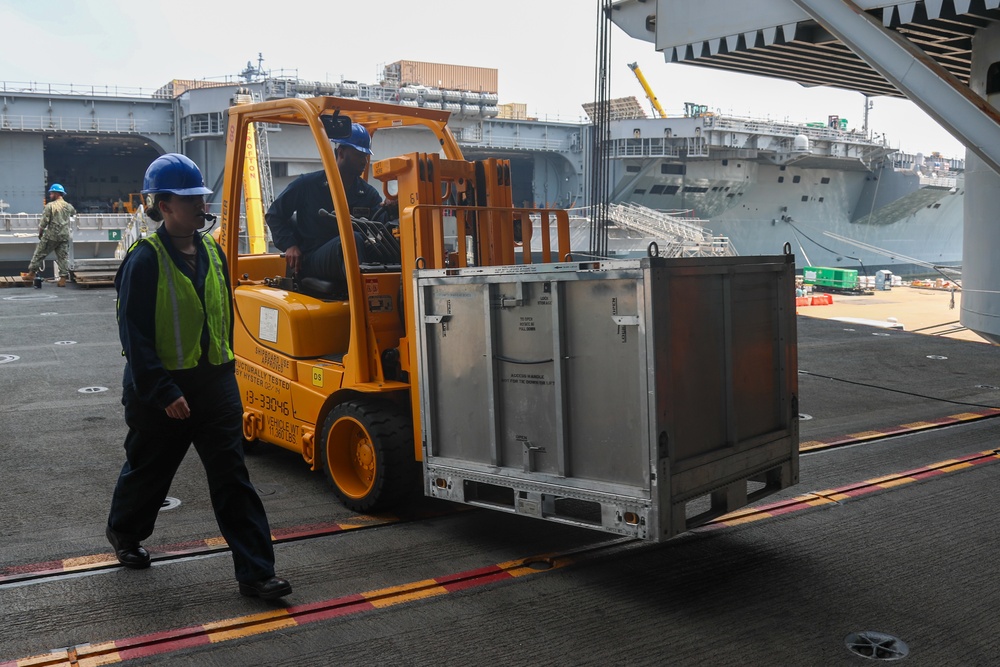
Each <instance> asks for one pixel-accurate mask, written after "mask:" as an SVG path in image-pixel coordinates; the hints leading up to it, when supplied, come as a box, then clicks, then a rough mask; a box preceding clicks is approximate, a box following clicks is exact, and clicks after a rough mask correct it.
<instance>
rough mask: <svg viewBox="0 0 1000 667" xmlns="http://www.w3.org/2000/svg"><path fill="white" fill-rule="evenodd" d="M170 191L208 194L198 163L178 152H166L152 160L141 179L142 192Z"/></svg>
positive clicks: (145, 193)
mask: <svg viewBox="0 0 1000 667" xmlns="http://www.w3.org/2000/svg"><path fill="white" fill-rule="evenodd" d="M160 192H170V193H173V194H175V195H181V196H184V195H210V194H212V191H211V190H209V189H208V188H206V187H205V179H204V178H202V175H201V170H200V169H198V165H196V164H195V163H194V162H192V161H191V159H190V158H188V157H187V156H185V155H181V154H180V153H167V154H166V155H161V156H160V157H158V158H156V159H155V160H153V162H152V163H151V164H150V165H149V167H147V168H146V176H145V178H143V179H142V194H144V195H153V194H157V193H160Z"/></svg>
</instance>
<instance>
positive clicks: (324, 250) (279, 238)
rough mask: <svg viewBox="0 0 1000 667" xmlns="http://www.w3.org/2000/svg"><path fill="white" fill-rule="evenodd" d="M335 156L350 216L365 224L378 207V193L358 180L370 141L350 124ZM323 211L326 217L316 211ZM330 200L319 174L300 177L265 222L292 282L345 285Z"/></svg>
mask: <svg viewBox="0 0 1000 667" xmlns="http://www.w3.org/2000/svg"><path fill="white" fill-rule="evenodd" d="M337 144H338V145H337V148H336V150H335V155H336V156H337V168H338V169H339V171H340V178H341V180H342V181H343V183H344V190H345V194H346V196H347V204H348V206H349V207H350V209H351V214H352V215H357V216H359V217H366V218H371V217H372V213H373V212H374V211H376V209H377V208H378V207H379V205H380V204H381V202H382V196H381V195H380V194H379V192H378V190H376V189H375V188H374V187H372V186H371V185H370V184H369V183H368V182H367V181H365V179H364V178H363V176H364V174H365V172H366V171H367V169H368V160H369V159H370V157H371V154H372V150H371V137H370V136H369V135H368V131H367V130H366V129H365V128H364V126H363V125H360V124H358V123H354V124H353V125H352V127H351V136H350V137H349V138H347V139H341V140H338V141H337ZM321 209H322V210H323V211H327V212H328V214H327V215H323V214H321V213H320V210H321ZM332 213H333V197H332V196H331V195H330V186H329V183H328V182H327V178H326V174H325V172H324V171H323V170H322V169H320V170H319V171H314V172H311V173H308V174H303V175H302V176H299V177H298V178H297V179H295V180H294V181H292V183H291V184H290V185H289V186H288V187H286V188H285V189H284V190H283V191H282V192H281V194H279V195H278V196H277V197H276V198H275V200H274V202H273V203H272V204H271V207H270V208H269V209H268V211H267V215H266V217H265V219H266V220H267V226H268V228H270V230H271V237H272V239H273V240H274V245H275V246H276V247H277V248H278V249H279V250H282V251H284V253H285V261H286V263H287V266H288V271H289V272H290V273H292V274H295V275H296V276H298V277H310V278H319V279H321V280H327V281H332V282H333V283H334V284H335V285H337V287H339V288H343V287H344V286H345V285H346V281H347V277H346V274H345V269H344V256H343V251H342V249H341V241H340V230H339V229H338V227H337V221H336V219H335V218H334V217H333V216H332ZM354 238H355V244H356V246H357V249H358V261H359V262H364V261H365V258H364V254H363V253H364V244H363V237H362V235H361V234H359V233H358V232H355V233H354Z"/></svg>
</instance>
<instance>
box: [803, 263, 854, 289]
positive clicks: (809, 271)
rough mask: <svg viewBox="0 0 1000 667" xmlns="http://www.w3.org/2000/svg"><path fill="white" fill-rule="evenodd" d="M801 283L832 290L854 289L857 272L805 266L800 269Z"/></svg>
mask: <svg viewBox="0 0 1000 667" xmlns="http://www.w3.org/2000/svg"><path fill="white" fill-rule="evenodd" d="M802 282H803V283H804V284H806V285H818V286H820V287H830V288H833V289H856V288H857V286H858V272H857V270H855V269H830V268H827V267H823V266H806V267H803V269H802Z"/></svg>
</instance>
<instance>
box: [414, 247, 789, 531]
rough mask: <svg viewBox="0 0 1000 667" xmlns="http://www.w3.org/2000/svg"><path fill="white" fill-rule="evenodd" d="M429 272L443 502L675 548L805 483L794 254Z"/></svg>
mask: <svg viewBox="0 0 1000 667" xmlns="http://www.w3.org/2000/svg"><path fill="white" fill-rule="evenodd" d="M415 280H416V282H417V302H418V303H417V321H418V323H421V324H420V326H418V342H419V347H420V372H419V388H420V396H421V424H422V428H423V434H424V435H423V437H424V441H423V448H424V470H425V484H426V492H427V493H428V495H432V496H435V497H439V498H445V499H448V500H452V501H456V502H463V503H467V504H472V505H480V506H486V507H492V508H494V509H499V510H504V511H509V512H514V513H518V514H524V515H526V516H532V517H537V518H543V519H549V520H553V521H559V522H562V523H570V524H573V525H581V526H586V527H591V528H596V529H599V530H605V531H607V532H612V533H617V534H621V535H628V536H632V537H638V538H642V539H647V540H653V541H659V540H664V539H668V538H670V537H672V536H674V535H676V534H678V533H680V532H683V531H685V530H688V529H689V528H691V527H693V526H696V525H699V524H700V523H704V522H705V521H707V520H709V519H711V518H714V517H715V516H718V515H720V514H723V513H727V512H731V511H733V510H735V509H738V508H739V507H742V506H744V505H746V504H747V503H748V502H752V501H754V500H757V499H759V498H761V497H764V496H766V495H769V494H770V493H773V492H775V491H777V490H779V489H781V488H785V487H787V486H790V485H791V484H794V483H796V482H797V480H798V421H797V419H798V407H797V398H796V395H797V369H796V363H797V361H796V359H797V357H796V354H797V352H796V350H797V347H796V329H795V305H794V285H795V282H794V262H793V259H792V258H791V256H787V257H786V256H781V257H728V258H707V259H706V258H683V259H661V258H647V259H643V260H624V261H609V262H600V263H598V264H597V265H593V264H584V265H578V264H558V265H540V266H516V267H497V268H479V269H459V270H450V271H419V272H417V277H416V278H415Z"/></svg>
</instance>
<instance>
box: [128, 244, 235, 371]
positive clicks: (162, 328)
mask: <svg viewBox="0 0 1000 667" xmlns="http://www.w3.org/2000/svg"><path fill="white" fill-rule="evenodd" d="M143 242H146V243H149V245H151V246H152V247H153V249H154V250H156V257H157V259H158V260H159V264H160V271H159V279H158V281H157V285H156V353H157V355H158V356H159V357H160V361H161V362H162V363H163V366H164V367H165V368H166V369H167V370H170V371H175V370H180V369H185V368H194V367H195V366H197V365H198V359H200V358H201V352H202V350H201V330H202V328H203V327H204V325H205V316H206V311H207V315H208V344H209V349H208V361H209V363H211V364H212V365H214V366H219V365H221V364H224V363H226V362H229V361H232V360H233V359H234V358H235V357H234V356H233V350H232V348H231V347H230V346H229V329H230V326H231V323H232V322H231V315H230V310H229V300H228V297H229V288H228V285H227V284H226V274H225V272H224V271H223V270H222V259H221V258H220V256H219V246H218V245H217V244H216V243H215V239H213V238H212V237H211V236H209V235H208V234H205V235H204V236H202V243H203V244H204V246H205V250H207V251H208V273H207V275H206V276H205V306H204V307H202V305H201V299H199V298H198V292H197V291H196V290H195V288H194V283H192V282H191V279H190V278H188V277H187V276H186V275H184V272H183V271H181V269H180V267H178V266H177V265H176V264H175V263H174V261H173V260H172V259H171V258H170V255H169V254H168V253H167V249H166V247H165V246H164V245H163V240H162V239H160V236H159V235H158V234H151V235H150V236H148V237H147V238H144V239H139V240H138V241H136V242H135V243H134V244H133V245H132V248H130V249H129V251H130V252H131V250H133V249H134V248H136V247H137V246H138V245H139V244H140V243H143Z"/></svg>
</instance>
